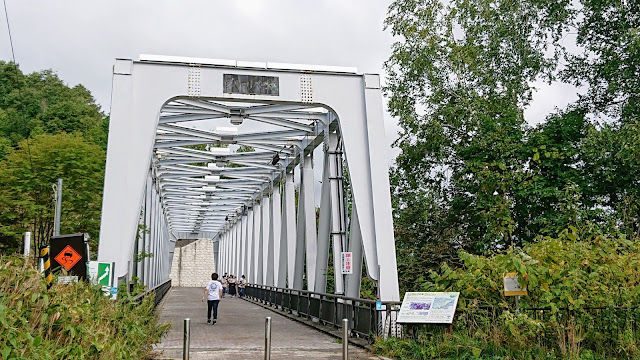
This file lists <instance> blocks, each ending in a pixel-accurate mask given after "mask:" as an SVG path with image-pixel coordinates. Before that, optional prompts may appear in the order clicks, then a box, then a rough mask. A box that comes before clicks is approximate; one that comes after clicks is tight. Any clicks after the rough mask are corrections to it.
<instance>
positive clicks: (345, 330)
mask: <svg viewBox="0 0 640 360" xmlns="http://www.w3.org/2000/svg"><path fill="white" fill-rule="evenodd" d="M342 359H343V360H349V319H342Z"/></svg>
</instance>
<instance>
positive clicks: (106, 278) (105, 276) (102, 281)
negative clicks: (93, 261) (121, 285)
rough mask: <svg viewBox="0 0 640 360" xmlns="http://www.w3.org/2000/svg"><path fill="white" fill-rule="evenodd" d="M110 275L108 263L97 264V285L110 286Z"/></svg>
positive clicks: (110, 270) (111, 271)
mask: <svg viewBox="0 0 640 360" xmlns="http://www.w3.org/2000/svg"><path fill="white" fill-rule="evenodd" d="M112 273H113V269H111V264H110V263H103V262H100V263H98V273H97V274H96V278H97V280H98V285H102V286H111V276H112V275H111V274H112Z"/></svg>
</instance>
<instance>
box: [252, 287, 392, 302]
mask: <svg viewBox="0 0 640 360" xmlns="http://www.w3.org/2000/svg"><path fill="white" fill-rule="evenodd" d="M247 286H253V287H261V288H269V289H272V290H273V289H275V290H283V291H295V292H300V293H304V294H311V295H319V296H326V297H330V298H339V299H343V300H350V301H358V302H362V303H367V304H374V305H375V304H376V303H378V302H379V303H382V305H399V304H400V302H398V301H380V300H371V299H362V298H353V297H349V296H344V295H339V294H328V293H322V292H316V291H310V290H301V289H289V288H281V287H277V286H269V285H260V284H247Z"/></svg>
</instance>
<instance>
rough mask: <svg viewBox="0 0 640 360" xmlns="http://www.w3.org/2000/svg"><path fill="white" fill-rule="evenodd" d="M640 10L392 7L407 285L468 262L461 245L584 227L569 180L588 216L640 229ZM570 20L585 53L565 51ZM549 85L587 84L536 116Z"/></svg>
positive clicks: (481, 246) (485, 249)
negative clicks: (462, 259) (569, 207)
mask: <svg viewBox="0 0 640 360" xmlns="http://www.w3.org/2000/svg"><path fill="white" fill-rule="evenodd" d="M635 5H637V4H635ZM637 13H638V6H634V5H632V4H631V3H624V2H623V3H620V2H605V1H600V0H583V1H580V2H579V3H572V2H569V1H566V0H557V1H539V0H526V1H519V2H513V1H493V0H471V1H469V0H454V1H446V2H445V1H440V0H397V1H395V2H394V3H393V4H392V5H391V7H390V9H389V15H388V18H387V20H386V25H387V27H388V28H390V29H391V32H392V33H393V34H394V35H395V36H397V39H398V41H397V42H396V43H395V44H394V46H393V54H392V56H391V57H390V59H389V60H388V61H387V63H386V70H387V72H388V74H389V80H388V82H387V86H386V88H385V91H386V93H387V95H389V97H390V100H389V110H390V112H391V114H392V115H394V116H396V117H397V118H398V119H399V124H400V126H401V128H402V130H401V131H400V134H399V138H398V140H397V141H396V143H395V145H396V146H397V147H398V148H399V149H400V150H401V153H400V155H399V156H398V157H397V159H396V165H395V167H394V169H393V170H392V173H391V184H392V191H393V193H394V194H393V197H392V199H393V201H394V204H393V205H394V208H395V212H394V216H395V226H396V234H397V237H396V239H397V247H398V250H397V252H398V264H399V268H400V272H401V281H402V278H408V279H414V278H418V277H420V276H421V274H424V273H425V271H427V270H428V269H433V268H434V267H436V266H438V265H439V264H440V263H442V262H448V263H451V264H455V263H458V261H459V260H458V259H457V255H456V254H457V250H460V249H464V250H466V251H469V252H472V253H477V254H484V253H490V252H492V251H498V250H504V249H506V248H508V247H510V246H522V245H526V244H528V243H531V242H534V241H536V236H538V235H550V236H554V235H555V234H557V233H558V232H559V231H561V230H562V229H564V228H566V227H567V226H569V225H572V224H573V223H572V222H571V221H572V218H571V217H570V216H568V214H567V213H565V212H563V210H562V204H563V203H564V202H565V201H566V193H565V191H564V189H566V188H568V187H571V188H574V189H575V194H576V198H575V199H573V204H574V206H575V207H576V208H575V211H576V212H579V213H580V217H581V219H583V220H585V219H588V220H589V221H591V222H594V223H597V224H599V225H601V226H605V225H606V226H608V227H609V228H615V231H618V230H619V231H622V232H624V233H626V234H627V235H628V236H632V235H633V236H638V235H637V234H639V230H640V212H638V209H639V208H640V195H639V194H638V191H640V172H639V170H638V169H640V166H638V165H640V142H639V141H637V140H638V139H639V138H640V130H639V129H640V128H639V127H638V114H639V113H638V103H639V102H638V94H640V83H638V82H637V69H638V68H640V56H637V55H638V51H639V50H638V49H639V47H638V43H640V42H639V41H638V38H639V37H638V31H637V29H638V27H639V25H640V24H638V22H637V16H636V15H637ZM604 14H606V16H605V15H604ZM570 29H577V31H578V36H577V40H576V41H577V43H578V45H580V46H581V48H579V49H578V50H576V51H577V53H576V51H574V53H569V52H567V51H566V49H565V48H564V46H565V45H566V43H567V42H566V41H565V39H566V38H567V36H570V35H571V30H570ZM565 64H566V66H565ZM540 81H549V82H552V81H564V82H569V83H572V84H575V85H581V86H585V87H588V88H589V91H587V92H586V94H587V95H584V96H582V97H581V98H580V99H579V101H577V102H576V103H574V104H570V105H569V106H568V107H567V108H565V109H557V110H555V111H554V112H553V113H551V114H546V115H543V118H536V119H527V118H525V110H526V108H527V107H528V106H529V105H530V104H531V101H532V94H533V91H534V85H535V83H536V82H540ZM530 123H538V124H539V125H536V126H531V125H529V124H530ZM622 219H624V220H622ZM634 234H635V235H634ZM401 286H403V287H405V286H406V287H405V289H411V288H412V285H411V283H410V282H409V283H408V284H406V285H403V284H402V282H401Z"/></svg>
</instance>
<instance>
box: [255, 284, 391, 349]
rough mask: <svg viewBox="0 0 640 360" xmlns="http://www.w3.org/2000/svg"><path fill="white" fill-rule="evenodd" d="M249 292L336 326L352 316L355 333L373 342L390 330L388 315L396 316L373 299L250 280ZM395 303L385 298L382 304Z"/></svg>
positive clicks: (281, 307) (340, 325) (256, 296)
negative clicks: (385, 300)
mask: <svg viewBox="0 0 640 360" xmlns="http://www.w3.org/2000/svg"><path fill="white" fill-rule="evenodd" d="M245 295H246V296H248V297H249V298H251V299H253V300H255V301H258V302H261V303H263V304H265V305H269V306H274V307H275V308H276V309H277V308H280V309H281V310H283V311H288V312H289V313H290V314H294V315H297V316H300V317H306V319H307V320H310V321H313V322H317V323H320V324H322V325H328V326H333V327H334V328H336V329H338V328H341V327H342V319H348V320H349V326H350V332H351V335H352V336H357V337H361V338H364V339H366V340H368V341H370V342H372V341H373V340H374V338H375V337H376V336H382V335H383V334H384V332H386V331H385V327H386V328H388V326H385V325H384V322H385V319H389V318H393V319H395V316H393V317H389V316H388V315H389V313H388V312H387V311H381V310H377V309H376V301H375V300H369V299H360V298H350V297H347V296H342V295H336V294H325V293H319V292H313V291H307V290H296V289H284V288H279V287H275V286H266V285H257V284H247V286H246V288H245ZM392 304H393V303H391V302H381V305H392ZM386 308H388V309H390V308H392V306H386ZM394 325H395V324H394Z"/></svg>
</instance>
